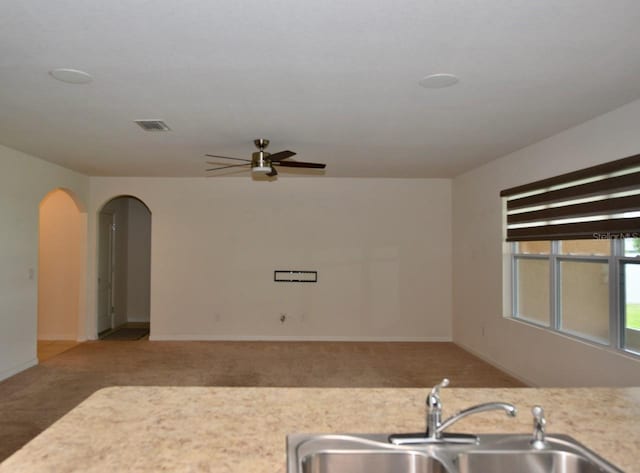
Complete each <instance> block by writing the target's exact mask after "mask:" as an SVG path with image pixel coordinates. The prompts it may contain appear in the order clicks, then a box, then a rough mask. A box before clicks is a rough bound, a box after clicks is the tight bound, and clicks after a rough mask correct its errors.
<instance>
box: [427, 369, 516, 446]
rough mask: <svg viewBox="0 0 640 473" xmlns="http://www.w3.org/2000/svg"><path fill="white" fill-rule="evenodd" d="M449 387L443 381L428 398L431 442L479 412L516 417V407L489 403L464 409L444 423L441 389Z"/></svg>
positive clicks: (446, 381) (446, 382)
mask: <svg viewBox="0 0 640 473" xmlns="http://www.w3.org/2000/svg"><path fill="white" fill-rule="evenodd" d="M447 386H449V380H448V379H447V378H445V379H443V380H442V382H441V383H439V384H436V385H435V386H434V387H433V389H432V390H431V392H430V393H429V395H428V396H427V435H426V437H427V438H428V439H430V440H439V439H441V438H442V436H443V432H444V431H445V430H446V429H447V428H449V427H450V426H452V425H453V424H455V423H456V422H458V421H459V420H460V419H463V418H465V417H467V416H470V415H472V414H477V413H479V412H485V411H493V410H503V411H505V412H506V414H507V415H508V416H510V417H515V415H516V412H517V410H516V407H515V406H514V405H513V404H509V403H507V402H487V403H484V404H478V405H477V406H473V407H469V408H467V409H463V410H461V411H460V412H458V413H456V414H454V415H452V416H451V417H449V418H448V419H447V420H445V421H442V402H441V400H440V389H441V388H445V387H447Z"/></svg>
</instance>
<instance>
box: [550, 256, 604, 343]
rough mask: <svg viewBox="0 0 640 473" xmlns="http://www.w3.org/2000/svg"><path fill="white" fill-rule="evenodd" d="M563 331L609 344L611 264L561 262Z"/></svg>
mask: <svg viewBox="0 0 640 473" xmlns="http://www.w3.org/2000/svg"><path fill="white" fill-rule="evenodd" d="M560 328H561V330H563V331H565V332H571V333H575V334H577V335H583V336H587V337H589V338H592V339H596V340H599V341H602V342H604V343H608V341H609V265H608V264H607V263H594V262H588V261H561V262H560Z"/></svg>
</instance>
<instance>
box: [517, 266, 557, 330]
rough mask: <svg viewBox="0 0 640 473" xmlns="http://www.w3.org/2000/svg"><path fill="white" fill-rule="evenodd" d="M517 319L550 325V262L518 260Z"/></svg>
mask: <svg viewBox="0 0 640 473" xmlns="http://www.w3.org/2000/svg"><path fill="white" fill-rule="evenodd" d="M516 265H517V267H516V272H517V285H518V288H517V291H518V292H517V295H516V297H517V299H516V300H517V307H516V314H515V315H516V317H521V318H523V319H528V320H532V321H535V322H539V323H542V324H544V325H547V326H548V325H549V260H547V259H526V258H517V259H516Z"/></svg>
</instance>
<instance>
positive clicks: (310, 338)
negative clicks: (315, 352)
mask: <svg viewBox="0 0 640 473" xmlns="http://www.w3.org/2000/svg"><path fill="white" fill-rule="evenodd" d="M149 340H151V341H194V342H195V341H219V342H221V341H229V342H233V341H247V342H248V341H251V342H258V341H263V342H451V339H450V338H446V337H348V336H347V337H345V336H315V335H305V336H300V335H298V336H296V335H202V334H198V335H195V334H194V335H185V334H154V333H153V332H151V336H150V337H149Z"/></svg>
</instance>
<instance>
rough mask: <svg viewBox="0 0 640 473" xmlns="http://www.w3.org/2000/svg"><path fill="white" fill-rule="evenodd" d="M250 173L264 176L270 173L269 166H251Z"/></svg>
mask: <svg viewBox="0 0 640 473" xmlns="http://www.w3.org/2000/svg"><path fill="white" fill-rule="evenodd" d="M251 172H252V173H253V174H257V175H265V174H269V173H270V172H271V166H253V167H252V168H251Z"/></svg>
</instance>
